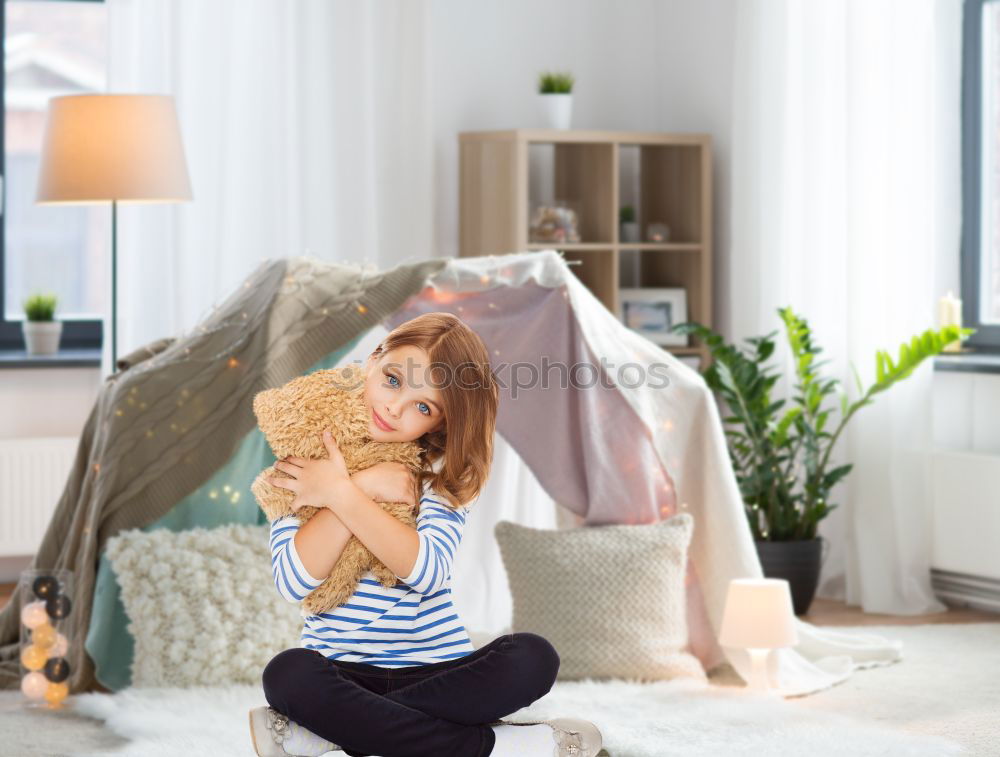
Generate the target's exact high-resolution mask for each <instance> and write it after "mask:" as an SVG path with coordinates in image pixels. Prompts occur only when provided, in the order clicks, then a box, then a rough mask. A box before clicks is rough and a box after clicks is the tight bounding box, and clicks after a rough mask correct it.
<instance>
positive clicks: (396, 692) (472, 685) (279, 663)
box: [262, 631, 559, 757]
mask: <svg viewBox="0 0 1000 757" xmlns="http://www.w3.org/2000/svg"><path fill="white" fill-rule="evenodd" d="M558 671H559V655H558V653H557V652H556V650H555V647H553V646H552V644H550V643H549V641H548V640H546V639H545V638H544V637H542V636H539V635H538V634H535V633H530V632H527V631H524V632H519V633H511V634H506V635H504V636H498V637H497V638H495V639H494V640H493V641H491V642H490V643H489V644H486V645H485V646H483V647H480V648H479V649H477V650H475V651H474V652H470V653H469V654H467V655H465V656H464V657H457V658H455V659H452V660H445V661H443V662H435V663H430V664H427V665H415V666H409V667H403V668H385V667H379V666H377V665H369V664H367V663H361V662H344V661H339V660H331V659H330V658H328V657H326V656H325V655H323V654H322V653H321V652H318V651H316V650H315V649H306V648H305V647H295V648H292V649H286V650H284V651H283V652H279V653H278V654H277V655H275V656H274V657H273V658H272V659H271V661H270V662H269V663H268V664H267V665H266V666H265V668H264V672H263V675H262V679H263V685H264V696H265V697H266V699H267V702H268V704H270V705H271V707H273V708H274V709H275V710H277V711H278V712H281V713H283V714H284V715H287V716H288V717H289V718H291V719H292V720H294V721H295V722H296V723H300V724H302V725H304V726H305V727H306V728H308V729H309V730H310V731H312V732H313V733H316V734H318V735H320V736H322V737H323V738H325V739H329V740H330V741H332V742H333V743H334V744H336V745H338V746H339V747H341V748H342V749H343V750H344V752H345V754H348V755H350V756H351V757H359V756H360V755H378V756H379V757H427V756H428V755H454V756H455V757H485V756H486V755H488V754H490V752H492V751H493V745H494V743H495V741H496V734H494V733H493V729H492V728H491V727H490V726H489V725H488V724H489V723H492V722H495V721H497V720H500V719H501V718H503V717H504V716H505V715H509V714H511V713H513V712H516V711H517V710H519V709H521V708H522V707H527V706H528V705H529V704H531V703H532V702H534V701H535V700H537V699H541V698H542V697H543V696H545V694H547V693H548V692H549V690H550V689H551V688H552V685H553V684H554V683H555V680H556V674H557V673H558Z"/></svg>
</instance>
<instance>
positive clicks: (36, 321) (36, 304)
mask: <svg viewBox="0 0 1000 757" xmlns="http://www.w3.org/2000/svg"><path fill="white" fill-rule="evenodd" d="M55 312H56V296H55V295H54V294H51V295H45V294H34V295H32V296H31V297H29V298H28V299H27V300H25V301H24V316H25V320H24V321H22V322H21V331H22V332H23V334H24V344H25V347H26V348H27V351H28V354H29V355H52V354H55V353H56V352H58V350H59V338H60V337H61V336H62V321H58V320H56V319H55Z"/></svg>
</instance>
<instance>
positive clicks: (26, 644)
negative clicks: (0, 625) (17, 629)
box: [18, 568, 75, 709]
mask: <svg viewBox="0 0 1000 757" xmlns="http://www.w3.org/2000/svg"><path fill="white" fill-rule="evenodd" d="M18 594H19V595H20V597H21V607H20V621H21V622H20V625H21V635H20V636H21V643H20V647H19V654H18V656H19V658H20V661H21V693H23V694H24V696H25V700H24V705H25V706H26V707H45V708H48V709H58V708H61V707H62V706H63V704H64V703H65V700H66V698H67V697H68V696H69V677H70V665H69V645H70V642H71V640H72V639H73V634H72V628H73V626H74V625H75V624H74V620H75V616H74V615H73V603H72V601H71V600H70V596H71V595H72V594H73V571H71V570H67V569H65V568H59V569H56V570H41V569H36V568H31V569H29V570H24V571H22V572H21V576H20V579H19V581H18Z"/></svg>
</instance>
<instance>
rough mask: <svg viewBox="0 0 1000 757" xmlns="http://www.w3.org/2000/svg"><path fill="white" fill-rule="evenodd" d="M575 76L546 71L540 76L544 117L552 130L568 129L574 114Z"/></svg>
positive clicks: (540, 92)
mask: <svg viewBox="0 0 1000 757" xmlns="http://www.w3.org/2000/svg"><path fill="white" fill-rule="evenodd" d="M573 83H574V79H573V75H572V74H571V73H568V72H558V73H556V72H549V71H546V72H544V73H542V74H539V76H538V98H539V102H540V103H541V108H542V116H543V118H544V119H545V123H546V125H547V126H548V127H549V128H550V129H568V128H569V124H570V120H571V118H572V114H573V94H572V92H573Z"/></svg>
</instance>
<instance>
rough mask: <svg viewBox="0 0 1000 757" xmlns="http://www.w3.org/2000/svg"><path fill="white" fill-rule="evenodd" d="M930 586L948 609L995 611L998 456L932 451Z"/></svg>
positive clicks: (999, 577)
mask: <svg viewBox="0 0 1000 757" xmlns="http://www.w3.org/2000/svg"><path fill="white" fill-rule="evenodd" d="M932 465H933V471H932V475H933V485H934V509H933V512H934V518H933V528H932V532H931V533H932V553H931V585H932V587H933V588H934V592H935V594H937V596H938V598H939V599H940V600H941V601H942V602H944V603H945V604H948V605H954V606H958V607H974V608H977V609H982V610H989V611H992V612H1000V553H998V552H997V543H998V538H1000V506H998V505H1000V456H998V455H986V454H981V453H973V452H960V451H959V452H957V451H951V450H936V451H935V453H934V456H933V463H932Z"/></svg>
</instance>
